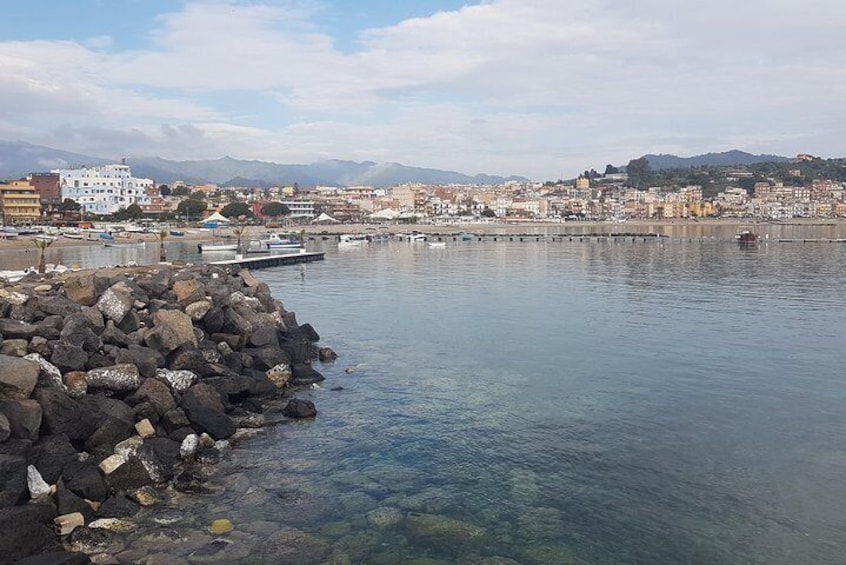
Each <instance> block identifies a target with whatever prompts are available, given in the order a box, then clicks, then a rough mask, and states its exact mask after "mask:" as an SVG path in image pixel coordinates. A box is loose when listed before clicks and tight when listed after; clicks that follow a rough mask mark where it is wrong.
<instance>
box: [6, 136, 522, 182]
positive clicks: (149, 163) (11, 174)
mask: <svg viewBox="0 0 846 565" xmlns="http://www.w3.org/2000/svg"><path fill="white" fill-rule="evenodd" d="M116 162H119V161H118V160H116V159H103V158H100V157H91V156H87V155H80V154H76V153H69V152H67V151H60V150H58V149H51V148H49V147H42V146H38V145H31V144H28V143H23V142H19V141H16V142H6V141H0V178H7V179H14V178H20V177H23V176H25V175H27V174H29V173H32V172H45V171H49V170H50V169H56V168H66V167H72V166H81V165H88V166H97V165H106V164H109V163H116ZM127 164H128V165H129V166H130V167H132V174H133V175H135V176H136V177H141V178H150V179H153V180H155V181H156V182H157V183H170V182H173V181H177V180H181V181H184V182H186V183H188V184H204V183H212V184H217V185H220V186H246V187H255V188H265V187H268V186H291V185H293V184H294V183H297V184H298V185H299V186H302V187H309V186H316V185H324V186H352V185H369V186H391V185H395V184H402V183H424V184H453V183H454V184H498V183H502V182H507V181H520V182H522V181H528V180H529V179H527V178H525V177H517V176H510V177H499V176H493V175H485V174H479V175H476V176H469V175H465V174H462V173H458V172H455V171H442V170H439V169H427V168H422V167H408V166H405V165H401V164H399V163H382V164H380V163H374V162H372V161H364V162H361V163H357V162H354V161H342V160H337V159H331V160H326V161H317V162H315V163H312V164H310V165H285V164H280V163H272V162H269V161H249V160H242V159H233V158H232V157H223V158H220V159H212V160H197V161H170V160H168V159H162V158H161V157H131V158H128V159H127Z"/></svg>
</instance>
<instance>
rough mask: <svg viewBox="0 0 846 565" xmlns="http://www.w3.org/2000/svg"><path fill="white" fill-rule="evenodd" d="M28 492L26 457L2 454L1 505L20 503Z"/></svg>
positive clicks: (0, 475) (0, 455)
mask: <svg viewBox="0 0 846 565" xmlns="http://www.w3.org/2000/svg"><path fill="white" fill-rule="evenodd" d="M28 494H29V491H28V490H27V487H26V458H24V457H22V456H20V455H5V454H0V507H2V506H13V505H15V504H20V503H21V502H23V501H24V500H26V499H27V498H28Z"/></svg>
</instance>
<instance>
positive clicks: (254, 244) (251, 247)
mask: <svg viewBox="0 0 846 565" xmlns="http://www.w3.org/2000/svg"><path fill="white" fill-rule="evenodd" d="M244 252H245V253H270V248H269V247H268V246H267V245H265V244H263V243H262V242H261V240H258V239H254V240H252V241H250V242H249V243H247V246H246V247H245V248H244Z"/></svg>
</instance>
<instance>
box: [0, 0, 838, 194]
mask: <svg viewBox="0 0 846 565" xmlns="http://www.w3.org/2000/svg"><path fill="white" fill-rule="evenodd" d="M331 9H332V8H331V5H330V4H324V5H323V6H319V5H317V4H315V3H309V2H300V3H286V2H274V3H269V2H268V3H267V4H261V3H257V2H253V3H237V2H190V3H187V4H185V5H184V6H183V7H182V8H181V10H179V11H174V12H170V13H166V14H161V15H160V16H159V17H158V18H157V20H156V25H155V27H154V28H153V29H151V30H149V33H148V43H147V45H145V46H144V47H143V48H137V49H132V50H123V51H117V50H115V48H114V46H113V43H112V42H111V40H110V38H109V37H108V36H102V37H92V38H89V39H88V40H87V41H85V43H84V44H80V43H77V42H72V41H55V40H47V39H44V40H40V41H29V42H21V41H18V42H12V41H7V42H0V79H2V80H0V127H3V131H9V132H22V134H27V139H28V140H30V141H33V142H46V141H51V142H54V143H56V144H58V146H59V147H61V148H63V149H69V150H73V151H80V150H83V149H85V148H90V150H92V151H93V150H98V154H101V155H103V154H106V153H103V151H105V150H109V151H117V152H119V153H125V154H136V155H140V154H155V155H162V156H166V157H171V158H204V157H216V156H219V155H223V154H231V155H235V156H240V157H251V158H264V159H272V160H277V161H287V162H308V161H312V160H315V159H319V158H347V159H349V158H353V159H362V160H363V159H374V160H384V161H399V162H404V163H406V164H411V165H423V166H433V167H439V168H451V169H456V170H460V171H462V172H481V171H484V172H491V173H500V174H510V173H516V174H526V175H529V176H535V177H537V178H541V179H543V178H552V177H558V176H561V175H562V174H564V173H563V171H568V172H569V173H570V174H573V173H576V172H578V171H580V170H583V169H585V168H589V167H597V166H603V165H604V164H605V163H607V162H614V163H616V164H623V163H625V162H626V161H627V160H628V159H629V158H632V157H636V156H638V155H640V154H643V153H647V152H661V151H672V152H676V153H679V154H692V153H697V152H705V151H720V150H725V149H730V148H733V147H740V148H741V149H746V150H750V151H767V152H780V153H787V154H790V153H796V152H798V151H810V152H814V153H817V154H823V155H826V154H828V155H832V154H838V153H839V154H843V153H844V149H846V148H845V147H844V143H843V141H842V140H841V139H840V138H841V137H842V136H840V135H838V132H839V131H841V130H842V127H843V124H844V122H846V110H844V109H843V105H842V100H843V98H844V95H846V70H845V69H843V67H842V61H843V60H844V59H846V42H843V41H842V39H841V33H842V31H841V30H842V29H843V26H844V24H846V10H842V8H841V7H840V4H839V3H835V2H833V1H826V0H812V1H811V2H809V3H804V4H800V3H797V2H795V1H792V0H771V1H769V2H766V3H764V2H763V1H761V0H752V1H750V2H746V3H737V2H731V3H730V2H728V0H714V1H713V2H709V3H708V4H707V5H703V4H695V3H694V5H690V3H686V4H680V3H678V2H671V1H670V0H641V1H640V2H638V3H620V2H611V1H610V0H605V1H597V0H534V1H533V2H525V1H520V0H492V1H488V2H483V3H480V4H476V5H468V6H465V7H463V8H461V9H458V10H452V11H442V12H438V13H435V14H433V15H431V16H429V17H420V18H413V19H408V20H405V21H402V22H397V23H396V25H392V26H388V27H381V28H373V29H366V30H361V31H360V33H359V36H358V42H357V43H355V47H354V49H352V50H350V49H346V50H345V51H343V52H342V51H341V50H339V49H338V48H337V47H336V45H335V39H334V38H333V37H332V36H331V35H329V34H328V32H326V31H325V30H324V29H323V28H321V25H320V17H319V16H322V15H325V10H331ZM321 10H323V11H321ZM242 96H243V97H246V98H244V99H243V100H251V101H254V100H256V99H259V98H260V99H261V100H262V102H261V103H260V104H253V103H252V102H251V103H249V104H248V103H247V102H245V101H242V102H240V103H239V99H241V98H240V97H242ZM247 107H249V110H246V109H245V108H247ZM98 148H99V149H98ZM86 150H87V149H86Z"/></svg>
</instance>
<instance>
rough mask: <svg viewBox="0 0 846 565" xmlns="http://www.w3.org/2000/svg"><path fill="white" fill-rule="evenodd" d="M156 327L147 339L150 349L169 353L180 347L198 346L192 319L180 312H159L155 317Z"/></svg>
mask: <svg viewBox="0 0 846 565" xmlns="http://www.w3.org/2000/svg"><path fill="white" fill-rule="evenodd" d="M153 319H154V321H155V325H154V326H153V329H152V330H151V331H150V332H149V333H148V334H147V336H146V337H145V340H144V341H145V343H146V344H147V346H148V347H152V348H154V349H158V350H159V351H163V352H166V353H169V352H171V351H173V350H174V349H176V348H177V347H179V346H180V345H183V344H186V343H189V344H191V345H194V346H195V347H196V346H197V345H198V342H197V336H196V335H194V325H193V324H192V323H191V318H190V317H189V316H188V315H187V314H186V313H184V312H181V311H179V310H159V311H158V312H156V313H155V315H154V316H153Z"/></svg>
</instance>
